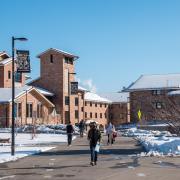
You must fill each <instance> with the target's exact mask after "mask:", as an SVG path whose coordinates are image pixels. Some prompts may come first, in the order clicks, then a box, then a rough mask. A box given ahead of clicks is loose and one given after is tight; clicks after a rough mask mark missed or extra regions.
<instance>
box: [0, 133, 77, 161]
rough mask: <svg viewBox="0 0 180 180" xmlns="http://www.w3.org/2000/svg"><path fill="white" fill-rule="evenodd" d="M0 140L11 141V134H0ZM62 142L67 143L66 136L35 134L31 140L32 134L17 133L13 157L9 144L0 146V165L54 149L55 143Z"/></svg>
mask: <svg viewBox="0 0 180 180" xmlns="http://www.w3.org/2000/svg"><path fill="white" fill-rule="evenodd" d="M0 138H10V139H11V133H0ZM73 139H75V137H74V138H73ZM62 142H67V136H66V135H63V134H36V135H35V137H34V138H33V139H32V134H27V133H26V134H25V133H18V134H17V135H16V136H15V144H16V146H15V156H11V143H1V144H0V163H3V162H7V161H14V160H17V159H19V158H22V157H25V156H29V155H32V154H36V153H39V152H43V151H48V150H50V149H52V148H55V144H56V143H62Z"/></svg>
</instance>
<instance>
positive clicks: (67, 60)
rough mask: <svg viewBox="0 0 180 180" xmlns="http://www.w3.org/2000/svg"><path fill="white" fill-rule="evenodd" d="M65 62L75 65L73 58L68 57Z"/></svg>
mask: <svg viewBox="0 0 180 180" xmlns="http://www.w3.org/2000/svg"><path fill="white" fill-rule="evenodd" d="M64 61H65V63H66V64H73V58H70V57H67V56H66V57H65V58H64Z"/></svg>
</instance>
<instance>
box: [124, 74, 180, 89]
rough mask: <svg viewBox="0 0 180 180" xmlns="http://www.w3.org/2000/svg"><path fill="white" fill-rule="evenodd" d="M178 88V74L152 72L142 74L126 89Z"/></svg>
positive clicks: (179, 77)
mask: <svg viewBox="0 0 180 180" xmlns="http://www.w3.org/2000/svg"><path fill="white" fill-rule="evenodd" d="M162 88H168V89H179V88H180V74H154V75H142V76H140V77H139V79H137V80H136V81H135V82H134V83H132V84H131V85H130V86H129V87H128V88H127V89H126V91H133V90H142V89H146V90H147V89H149V90H150V89H162Z"/></svg>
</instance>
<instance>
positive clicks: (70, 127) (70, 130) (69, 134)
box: [66, 121, 75, 146]
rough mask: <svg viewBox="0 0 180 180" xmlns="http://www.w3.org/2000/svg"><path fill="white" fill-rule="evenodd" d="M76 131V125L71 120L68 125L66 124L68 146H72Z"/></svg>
mask: <svg viewBox="0 0 180 180" xmlns="http://www.w3.org/2000/svg"><path fill="white" fill-rule="evenodd" d="M74 132H75V131H74V127H73V125H72V124H71V121H69V123H68V124H67V126H66V133H67V140H68V146H71V143H72V136H73V133H74Z"/></svg>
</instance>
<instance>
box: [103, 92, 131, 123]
mask: <svg viewBox="0 0 180 180" xmlns="http://www.w3.org/2000/svg"><path fill="white" fill-rule="evenodd" d="M100 95H101V96H102V97H105V98H107V99H109V100H110V101H111V103H110V104H109V120H110V121H111V122H112V123H113V124H114V125H120V124H125V123H129V122H130V104H129V93H128V92H117V93H100Z"/></svg>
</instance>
